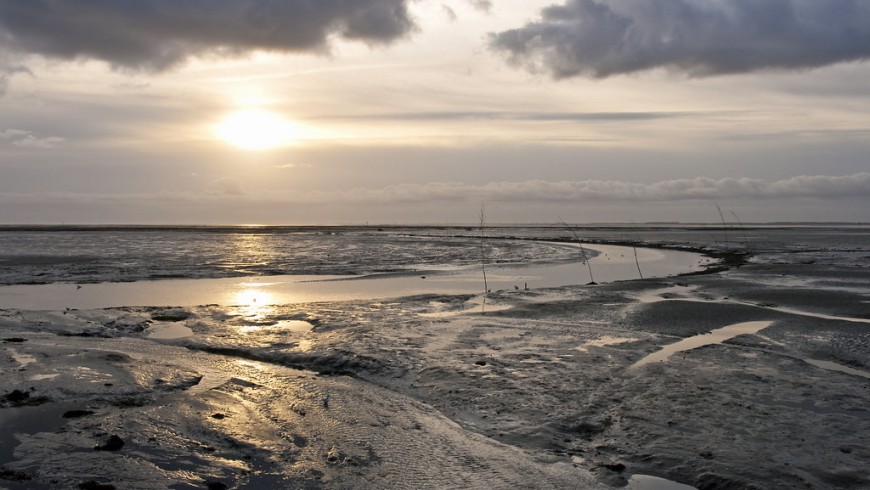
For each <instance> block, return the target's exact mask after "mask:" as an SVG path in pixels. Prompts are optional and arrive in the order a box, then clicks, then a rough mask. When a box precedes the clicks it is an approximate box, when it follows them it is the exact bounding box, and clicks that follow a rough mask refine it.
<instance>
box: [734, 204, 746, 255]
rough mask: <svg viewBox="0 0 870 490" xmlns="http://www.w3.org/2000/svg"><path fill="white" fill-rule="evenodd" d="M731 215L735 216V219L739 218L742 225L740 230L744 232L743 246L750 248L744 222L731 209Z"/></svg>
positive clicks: (739, 223) (738, 220)
mask: <svg viewBox="0 0 870 490" xmlns="http://www.w3.org/2000/svg"><path fill="white" fill-rule="evenodd" d="M731 216H734V219H735V220H737V224H738V225H739V226H740V232H741V233H743V247H744V248H746V250H749V239H748V238H747V237H746V228H745V227H744V226H743V222H742V221H740V218H739V217H738V216H737V213H735V212H734V211H731Z"/></svg>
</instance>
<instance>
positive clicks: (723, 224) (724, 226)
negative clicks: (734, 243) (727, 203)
mask: <svg viewBox="0 0 870 490" xmlns="http://www.w3.org/2000/svg"><path fill="white" fill-rule="evenodd" d="M714 206H716V211H719V219H721V220H722V232H723V233H725V250H728V248H729V247H728V225H727V224H726V223H725V215H724V214H722V208H720V207H719V205H718V204H714Z"/></svg>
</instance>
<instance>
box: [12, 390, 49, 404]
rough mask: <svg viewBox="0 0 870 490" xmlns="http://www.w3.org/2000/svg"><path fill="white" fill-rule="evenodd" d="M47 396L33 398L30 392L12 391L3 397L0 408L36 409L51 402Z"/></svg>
mask: <svg viewBox="0 0 870 490" xmlns="http://www.w3.org/2000/svg"><path fill="white" fill-rule="evenodd" d="M50 401H51V399H50V398H48V397H47V396H31V395H30V392H29V391H21V390H12V391H10V392H9V393H6V394H5V395H3V398H2V400H0V406H10V407H35V406H37V405H42V404H43V403H48V402H50Z"/></svg>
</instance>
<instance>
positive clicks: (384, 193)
mask: <svg viewBox="0 0 870 490" xmlns="http://www.w3.org/2000/svg"><path fill="white" fill-rule="evenodd" d="M307 197H308V198H309V199H310V198H314V199H318V200H319V199H324V200H332V201H335V200H339V201H358V202H431V201H436V202H454V201H462V200H468V201H481V200H484V201H493V202H535V203H547V202H550V203H566V202H576V203H582V202H590V201H594V202H607V201H618V202H650V201H685V200H713V199H784V198H785V199H787V198H816V199H840V198H849V197H863V198H868V199H870V173H867V172H862V173H858V174H854V175H848V176H827V175H815V176H798V177H792V178H789V179H784V180H778V181H775V182H767V181H764V180H759V179H749V178H739V179H734V178H725V179H710V178H704V177H697V178H693V179H675V180H664V181H660V182H654V183H646V184H643V183H634V182H623V181H609V180H581V181H544V180H529V181H523V182H491V183H488V184H484V185H465V184H455V183H430V184H420V185H417V184H404V185H397V186H390V187H386V188H382V189H359V190H355V191H350V192H344V193H340V194H336V193H323V194H322V195H317V194H311V195H308V196H307Z"/></svg>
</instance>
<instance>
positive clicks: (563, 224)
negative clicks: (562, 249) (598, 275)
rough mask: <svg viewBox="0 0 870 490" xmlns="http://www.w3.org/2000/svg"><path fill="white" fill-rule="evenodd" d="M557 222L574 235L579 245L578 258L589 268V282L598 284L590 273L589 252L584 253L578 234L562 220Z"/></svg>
mask: <svg viewBox="0 0 870 490" xmlns="http://www.w3.org/2000/svg"><path fill="white" fill-rule="evenodd" d="M559 223H560V224H561V225H562V226H564V227H565V229H567V230H568V231H569V232H571V235H572V236H573V237H574V240H575V241H576V242H577V246H579V247H580V258H582V259H583V264H585V265H586V268H587V269H589V284H598V283H597V282H595V276H593V275H592V264H590V263H589V254H587V253H586V249H585V248H583V243H582V242H581V241H580V236H579V235H577V232H576V231H575V230H574V228H573V227H572V226H571V225H569V224H568V223H566V222H565V221H564V220H559Z"/></svg>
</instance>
